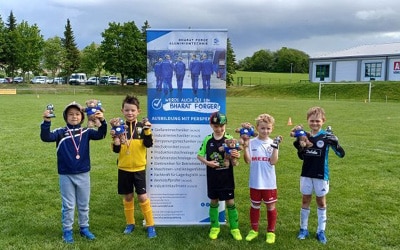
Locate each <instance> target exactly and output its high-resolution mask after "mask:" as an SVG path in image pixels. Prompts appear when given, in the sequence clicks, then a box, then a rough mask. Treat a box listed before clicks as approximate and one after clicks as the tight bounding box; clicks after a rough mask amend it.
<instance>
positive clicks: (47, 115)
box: [43, 109, 51, 122]
mask: <svg viewBox="0 0 400 250" xmlns="http://www.w3.org/2000/svg"><path fill="white" fill-rule="evenodd" d="M49 115H50V110H47V109H46V110H45V111H44V112H43V120H44V121H46V122H49V121H51V119H50V118H49Z"/></svg>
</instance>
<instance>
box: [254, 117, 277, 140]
mask: <svg viewBox="0 0 400 250" xmlns="http://www.w3.org/2000/svg"><path fill="white" fill-rule="evenodd" d="M273 130H274V126H273V125H272V124H271V123H266V122H263V121H260V122H259V123H258V125H257V132H258V138H260V139H261V140H265V139H267V138H268V137H269V135H270V134H271V133H272V131H273Z"/></svg>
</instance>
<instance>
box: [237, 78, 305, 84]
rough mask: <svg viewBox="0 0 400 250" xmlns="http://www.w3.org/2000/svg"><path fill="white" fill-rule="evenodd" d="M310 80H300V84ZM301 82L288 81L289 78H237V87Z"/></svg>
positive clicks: (296, 81)
mask: <svg viewBox="0 0 400 250" xmlns="http://www.w3.org/2000/svg"><path fill="white" fill-rule="evenodd" d="M303 81H308V80H300V82H303ZM298 82H299V80H298V79H296V80H294V79H288V78H270V77H244V76H238V77H237V78H236V85H237V86H256V85H262V84H269V83H298Z"/></svg>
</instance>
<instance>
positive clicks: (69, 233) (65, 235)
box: [62, 230, 74, 243]
mask: <svg viewBox="0 0 400 250" xmlns="http://www.w3.org/2000/svg"><path fill="white" fill-rule="evenodd" d="M62 238H63V241H64V242H65V243H74V238H73V237H72V230H68V231H64V232H63V237H62Z"/></svg>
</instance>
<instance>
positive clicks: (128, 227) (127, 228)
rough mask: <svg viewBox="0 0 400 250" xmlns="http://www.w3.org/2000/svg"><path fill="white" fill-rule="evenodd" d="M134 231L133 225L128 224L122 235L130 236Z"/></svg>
mask: <svg viewBox="0 0 400 250" xmlns="http://www.w3.org/2000/svg"><path fill="white" fill-rule="evenodd" d="M133 230H135V225H134V224H128V225H126V227H125V230H124V234H131V233H132V232H133Z"/></svg>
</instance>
